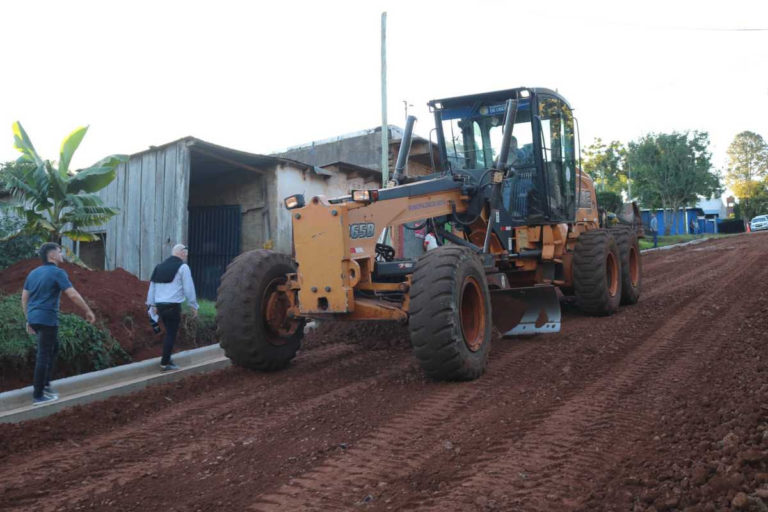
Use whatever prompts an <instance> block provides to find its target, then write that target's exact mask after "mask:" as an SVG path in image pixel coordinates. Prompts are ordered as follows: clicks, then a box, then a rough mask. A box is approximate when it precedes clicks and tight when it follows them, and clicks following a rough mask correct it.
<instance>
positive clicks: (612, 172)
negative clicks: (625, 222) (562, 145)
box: [582, 138, 628, 194]
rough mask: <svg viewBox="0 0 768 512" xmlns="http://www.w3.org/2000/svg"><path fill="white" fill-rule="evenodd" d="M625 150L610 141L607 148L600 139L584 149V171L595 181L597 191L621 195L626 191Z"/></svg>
mask: <svg viewBox="0 0 768 512" xmlns="http://www.w3.org/2000/svg"><path fill="white" fill-rule="evenodd" d="M626 153H627V150H626V148H624V145H623V144H622V143H621V142H619V141H616V140H614V141H611V142H610V143H609V144H608V145H607V146H606V145H605V144H603V141H602V139H600V138H596V139H595V141H594V142H593V143H592V144H590V145H589V146H587V147H586V148H585V149H584V161H583V164H582V165H583V167H584V171H585V172H586V173H587V174H589V175H590V176H591V177H592V178H593V179H594V180H595V187H596V188H597V190H598V191H601V192H602V191H607V192H615V193H616V194H621V192H622V191H623V190H627V186H628V180H627V174H626V172H625V171H624V168H625V165H624V161H625V158H626Z"/></svg>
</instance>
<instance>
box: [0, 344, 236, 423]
mask: <svg viewBox="0 0 768 512" xmlns="http://www.w3.org/2000/svg"><path fill="white" fill-rule="evenodd" d="M173 362H174V363H175V364H177V365H178V366H179V367H180V369H179V370H177V371H173V372H161V371H160V358H159V357H156V358H154V359H147V360H146V361H139V362H137V363H130V364H126V365H122V366H116V367H114V368H107V369H106V370H100V371H96V372H89V373H84V374H82V375H75V376H72V377H67V378H65V379H59V380H57V381H54V382H52V383H51V385H52V386H53V388H54V389H55V390H56V392H57V393H58V394H59V396H60V398H59V400H57V401H55V402H52V403H49V404H43V405H38V406H33V405H32V386H27V387H25V388H22V389H15V390H13V391H6V392H4V393H0V423H17V422H20V421H26V420H31V419H34V418H42V417H44V416H48V415H50V414H53V413H56V412H59V411H61V410H62V409H65V408H67V407H71V406H73V405H82V404H86V403H89V402H94V401H96V400H103V399H105V398H107V397H110V396H116V395H125V394H128V393H132V392H134V391H137V390H139V389H143V388H146V387H148V386H154V385H156V384H164V383H166V382H173V381H176V380H180V379H183V378H184V377H186V376H188V375H194V374H198V373H206V372H210V371H213V370H217V369H219V368H224V367H226V366H229V365H230V361H229V359H227V357H226V356H225V355H224V350H222V349H221V347H219V345H218V344H217V345H210V346H207V347H202V348H196V349H193V350H186V351H184V352H179V353H177V354H174V355H173Z"/></svg>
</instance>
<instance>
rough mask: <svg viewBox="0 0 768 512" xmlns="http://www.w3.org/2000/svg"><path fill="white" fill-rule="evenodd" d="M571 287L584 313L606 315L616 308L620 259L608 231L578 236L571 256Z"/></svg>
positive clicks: (617, 304) (596, 231)
mask: <svg viewBox="0 0 768 512" xmlns="http://www.w3.org/2000/svg"><path fill="white" fill-rule="evenodd" d="M573 285H574V286H573V287H574V291H575V294H576V304H578V306H579V308H581V310H582V311H584V312H585V313H588V314H591V315H596V316H606V315H612V314H613V313H615V312H616V310H618V309H619V302H620V301H621V258H620V255H619V248H618V247H617V245H616V241H615V240H614V238H613V237H612V236H611V234H610V233H609V232H608V231H607V230H604V229H595V230H593V231H587V232H585V233H582V234H581V235H579V238H578V240H577V242H576V249H575V251H574V255H573Z"/></svg>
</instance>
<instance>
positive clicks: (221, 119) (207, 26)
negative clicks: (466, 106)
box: [0, 0, 768, 168]
mask: <svg viewBox="0 0 768 512" xmlns="http://www.w3.org/2000/svg"><path fill="white" fill-rule="evenodd" d="M706 4H709V2H699V1H696V2H694V1H687V0H685V1H673V0H666V1H657V0H647V1H643V2H638V1H635V2H626V1H623V2H622V1H615V0H614V1H605V2H602V1H587V0H582V1H559V0H555V1H546V2H519V1H506V2H504V1H482V0H472V1H468V0H465V1H463V2H456V1H451V0H443V1H421V2H417V1H415V0H410V1H383V0H370V1H354V2H352V1H350V2H347V1H333V0H329V1H314V2H295V1H291V0H284V1H282V2H251V1H242V0H241V1H229V0H217V1H216V2H211V1H207V2H200V1H194V0H186V1H183V2H182V1H163V0H153V1H152V2H150V1H144V0H132V1H130V2H127V1H121V0H112V1H93V2H91V1H81V0H69V1H66V2H61V1H35V0H27V1H24V2H21V1H16V2H13V3H11V2H2V3H1V4H0V63H2V69H3V73H2V78H1V79H0V161H8V160H13V159H15V158H16V157H17V156H18V153H17V152H16V151H15V150H14V149H13V136H12V132H11V125H12V123H13V122H14V121H17V120H18V121H20V122H21V123H22V125H23V126H24V128H25V129H26V131H27V133H28V134H29V135H30V138H31V139H32V141H33V143H34V144H35V146H36V148H37V150H38V152H39V153H40V154H42V155H43V157H44V158H50V159H55V160H57V159H58V152H59V147H60V143H61V140H62V139H63V138H64V137H65V136H66V135H67V134H68V133H70V132H71V131H72V130H73V129H75V128H76V127H78V126H82V125H89V126H90V128H89V132H88V135H87V136H86V138H85V140H84V141H83V143H82V145H81V147H80V150H79V151H78V154H77V155H76V157H75V159H74V161H73V166H74V167H75V168H77V167H85V166H88V165H90V164H92V163H93V162H95V161H97V160H99V159H100V158H102V157H104V156H106V155H109V154H113V153H124V154H131V153H135V152H139V151H142V150H144V149H147V148H148V147H149V146H150V145H161V144H164V143H166V142H170V141H173V140H175V139H178V138H181V137H184V136H187V135H192V136H195V137H198V138H201V139H204V140H207V141H209V142H213V143H215V144H220V145H224V146H229V147H232V148H235V149H239V150H243V151H249V152H253V153H263V154H269V153H272V152H275V151H279V150H282V149H285V148H288V147H291V146H296V145H302V144H305V143H309V142H311V141H313V140H321V139H327V138H332V137H335V136H338V135H341V134H345V133H350V132H356V131H360V130H365V129H370V128H374V127H376V126H377V125H380V124H381V75H380V72H381V13H382V12H384V11H386V12H387V84H388V86H387V93H388V109H387V116H388V122H389V124H395V125H399V126H403V125H404V119H405V106H406V104H407V105H409V106H408V113H409V114H413V115H416V116H417V117H418V122H417V125H416V128H415V131H416V133H417V134H419V135H422V136H426V135H427V134H428V133H429V131H430V130H431V128H432V127H433V126H434V123H433V120H432V116H431V114H430V113H429V111H428V109H427V107H426V103H427V101H429V100H431V99H437V98H444V97H450V96H458V95H463V94H471V93H478V92H486V91H493V90H500V89H508V88H513V87H518V86H531V87H548V88H551V89H556V90H558V91H559V92H560V93H561V94H562V95H563V96H565V97H566V98H567V99H568V101H569V102H570V104H571V106H572V107H573V108H574V113H575V115H576V117H577V119H578V121H579V128H580V134H581V143H582V148H584V147H585V146H587V145H588V144H590V143H592V142H593V140H594V139H595V138H596V137H600V138H601V139H603V141H611V140H618V141H621V142H623V143H626V142H628V141H630V140H636V139H638V138H639V137H642V136H643V135H645V134H648V133H659V132H671V131H686V130H700V131H706V132H708V133H709V134H710V140H711V150H712V153H713V164H714V165H715V167H717V168H724V167H725V165H726V163H727V157H726V153H725V152H726V149H727V147H728V145H729V144H730V143H731V142H732V140H733V138H734V136H735V135H736V134H737V133H739V132H741V131H744V130H750V131H754V132H756V133H759V134H761V135H762V136H763V137H764V138H766V139H768V2H765V1H764V0H753V1H743V0H731V1H729V2H716V3H715V4H716V5H714V6H712V7H705V5H706ZM404 102H407V103H404Z"/></svg>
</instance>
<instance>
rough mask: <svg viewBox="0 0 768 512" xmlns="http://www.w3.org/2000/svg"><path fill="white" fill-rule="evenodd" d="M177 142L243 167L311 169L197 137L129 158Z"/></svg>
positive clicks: (307, 165)
mask: <svg viewBox="0 0 768 512" xmlns="http://www.w3.org/2000/svg"><path fill="white" fill-rule="evenodd" d="M179 142H184V143H186V144H187V146H189V147H191V148H194V147H198V148H202V149H204V150H206V151H208V152H210V153H213V154H217V155H220V156H222V157H224V158H229V159H231V160H235V161H237V162H240V163H243V164H245V165H250V166H254V167H264V166H270V165H282V164H289V165H293V166H294V167H298V168H300V169H312V168H313V166H312V165H309V164H305V163H304V162H299V161H298V160H292V159H290V158H281V157H277V156H272V155H261V154H258V153H248V152H247V151H241V150H239V149H233V148H228V147H226V146H220V145H218V144H214V143H212V142H208V141H205V140H203V139H198V138H197V137H192V136H187V137H182V138H180V139H177V140H174V141H171V142H167V143H165V144H161V145H159V146H150V147H149V148H148V149H146V150H144V151H140V152H138V153H134V154H132V155H130V156H131V158H133V157H135V156H139V155H143V154H145V153H150V152H153V151H158V150H161V149H165V148H167V147H168V146H172V145H174V144H178V143H179Z"/></svg>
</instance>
